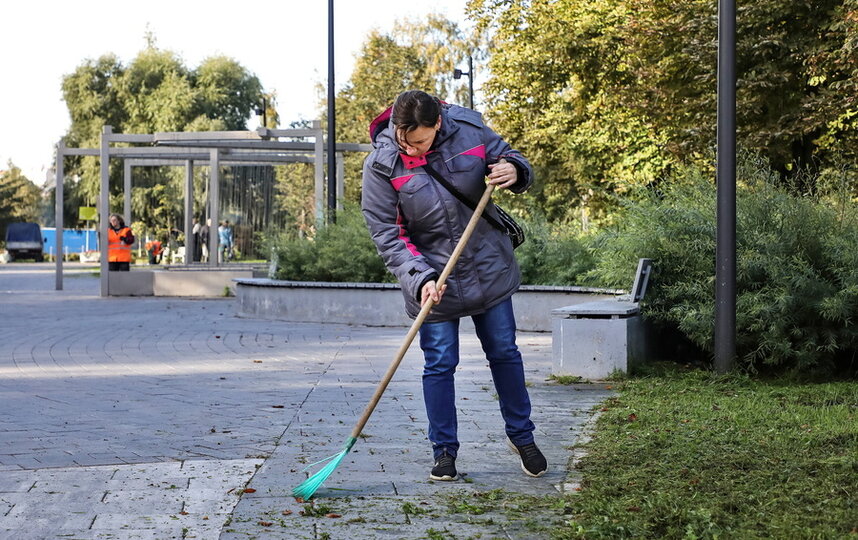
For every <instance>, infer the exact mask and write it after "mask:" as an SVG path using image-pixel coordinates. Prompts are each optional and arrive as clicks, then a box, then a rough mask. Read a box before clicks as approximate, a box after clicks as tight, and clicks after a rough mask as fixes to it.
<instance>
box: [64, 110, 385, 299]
mask: <svg viewBox="0 0 858 540" xmlns="http://www.w3.org/2000/svg"><path fill="white" fill-rule="evenodd" d="M284 138H288V139H289V140H282V139H284ZM295 139H299V140H297V141H296V140H295ZM300 139H305V140H300ZM306 139H310V140H309V141H308V140H306ZM116 143H120V144H123V143H124V144H136V145H140V146H123V147H115V146H112V145H114V144H116ZM371 150H372V146H371V145H368V144H350V143H342V144H336V145H335V147H334V151H335V152H336V153H337V154H340V153H342V152H349V151H351V152H368V151H371ZM326 151H327V149H326V145H325V142H324V139H323V133H322V129H321V123H320V122H319V121H314V122H313V124H312V127H310V128H306V129H268V128H263V127H260V128H259V129H257V130H256V131H208V132H168V133H154V134H119V133H113V128H112V127H111V126H104V129H103V131H102V135H101V147H100V148H68V147H66V145H65V141H64V140H60V142H59V143H58V144H57V163H56V178H57V182H56V235H57V237H56V238H57V240H56V241H57V253H58V254H60V253H62V250H63V246H62V235H63V229H64V222H63V219H64V218H63V199H64V195H63V183H64V158H65V157H66V156H99V158H100V162H101V188H100V192H99V193H100V195H99V201H98V219H99V221H98V235H99V236H98V238H99V247H100V250H101V252H102V253H101V257H100V262H101V296H108V295H109V290H110V289H109V279H110V272H109V271H108V260H107V259H108V258H107V251H106V246H107V227H108V222H107V218H108V216H109V215H110V208H109V194H110V189H109V180H110V168H109V163H110V159H111V158H118V159H122V160H124V161H123V164H124V168H123V170H124V175H123V179H124V183H123V187H124V189H123V193H124V209H123V214H124V217H125V219H126V221H127V222H128V223H131V221H132V216H131V186H132V169H133V168H134V167H150V166H184V167H185V193H184V214H185V219H184V224H185V231H186V234H185V252H186V253H188V254H190V253H193V250H194V245H193V242H194V238H193V235H191V234H189V233H190V231H191V228H192V226H193V225H192V220H193V215H194V212H193V203H194V183H193V178H194V167H195V166H196V165H200V164H202V165H203V166H208V167H209V169H210V171H211V172H210V175H209V185H208V190H207V206H208V207H209V209H210V212H209V218H210V219H211V222H212V224H213V225H214V226H215V227H216V226H217V225H216V224H217V223H218V222H219V217H220V204H219V201H220V196H219V187H220V167H221V166H230V165H278V164H285V163H313V164H314V165H315V171H314V172H315V174H314V176H315V201H316V204H315V220H316V224H317V226H323V225H324V222H325V208H324V201H325V177H324V169H323V164H324V159H325V152H326ZM337 163H338V167H337V171H336V178H337V181H336V199H337V200H338V201H339V200H341V199H342V196H343V189H344V188H343V186H344V179H343V176H344V174H343V167H342V163H343V160H342V159H341V157H340V158H338V159H337ZM218 241H219V238H218V235H217V234H216V232H214V231H213V234H210V235H209V246H208V248H209V253H210V254H211V256H210V257H209V260H208V263H207V264H208V265H209V266H212V267H216V266H218V265H220V262H219V261H218V258H217V256H216V254H217V250H218ZM62 288H63V258H62V256H58V257H57V259H56V290H62Z"/></svg>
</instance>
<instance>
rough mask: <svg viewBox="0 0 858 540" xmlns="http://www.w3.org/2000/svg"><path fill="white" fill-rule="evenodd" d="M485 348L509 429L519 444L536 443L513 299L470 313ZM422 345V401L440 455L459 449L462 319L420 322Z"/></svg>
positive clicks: (434, 448)
mask: <svg viewBox="0 0 858 540" xmlns="http://www.w3.org/2000/svg"><path fill="white" fill-rule="evenodd" d="M471 318H472V319H473V321H474V327H475V328H476V331H477V337H478V338H479V339H480V343H481V344H482V347H483V352H485V353H486V359H488V361H489V368H490V369H491V372H492V379H493V380H494V383H495V389H496V390H497V394H498V401H499V402H500V411H501V416H502V417H503V419H504V422H505V424H506V425H505V429H506V434H507V436H509V438H510V439H512V441H513V442H514V443H515V444H518V445H522V444H528V443H531V442H533V430H534V426H533V422H531V421H530V396H528V394H527V388H526V387H525V385H524V365H523V363H522V360H521V353H520V352H519V351H518V346H517V345H516V344H515V315H514V314H513V311H512V299H507V300H505V301H503V302H501V303H500V304H498V305H496V306H494V307H492V308H490V309H489V310H488V311H486V312H485V313H481V314H479V315H474V316H473V317H471ZM420 348H421V349H423V358H424V362H425V363H424V366H423V400H424V401H425V403H426V414H427V415H428V417H429V441H430V442H431V443H432V451H433V454H434V456H435V458H437V457H438V456H440V455H441V454H442V453H443V452H444V450H446V451H447V453H449V454H450V455H452V456H455V455H456V454H457V453H458V451H459V438H458V431H457V430H458V423H457V421H456V390H455V385H454V376H455V372H456V366H457V365H458V364H459V319H454V320H452V321H443V322H436V323H425V324H423V326H421V327H420Z"/></svg>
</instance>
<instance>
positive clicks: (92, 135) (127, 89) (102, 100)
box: [63, 36, 276, 230]
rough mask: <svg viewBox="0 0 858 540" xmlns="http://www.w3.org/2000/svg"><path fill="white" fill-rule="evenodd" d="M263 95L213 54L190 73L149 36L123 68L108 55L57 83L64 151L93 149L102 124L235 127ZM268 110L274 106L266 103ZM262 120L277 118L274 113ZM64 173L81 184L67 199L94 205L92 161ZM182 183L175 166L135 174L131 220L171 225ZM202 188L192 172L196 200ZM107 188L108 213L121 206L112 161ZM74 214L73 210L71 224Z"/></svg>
mask: <svg viewBox="0 0 858 540" xmlns="http://www.w3.org/2000/svg"><path fill="white" fill-rule="evenodd" d="M262 95H263V94H262V84H261V83H260V81H259V79H258V78H257V77H256V76H254V75H253V74H251V73H249V72H248V71H247V70H246V69H245V68H243V67H242V66H241V65H240V64H239V63H238V62H236V61H235V60H232V59H230V58H227V57H224V56H215V57H211V58H208V59H206V60H204V61H203V62H202V63H201V64H200V65H199V67H197V68H196V69H189V68H187V67H186V66H184V65H183V64H182V62H181V60H180V59H179V57H178V56H177V55H176V54H175V53H173V52H171V51H166V50H161V49H158V48H157V47H156V46H155V43H154V39H153V38H152V37H151V36H148V46H147V47H146V48H145V49H143V50H142V51H141V52H140V53H139V54H138V55H137V57H135V58H134V60H132V62H131V63H130V64H129V65H128V66H124V65H122V63H120V62H119V61H118V60H117V58H116V57H115V56H114V55H105V56H102V57H101V58H99V59H98V60H86V61H85V62H84V63H83V64H81V65H80V66H79V67H78V68H77V69H76V70H75V71H74V72H73V73H71V74H69V75H66V76H65V77H64V78H63V97H64V99H65V101H66V104H67V105H68V108H69V114H70V116H71V120H72V123H71V126H70V128H69V132H68V134H67V137H66V141H67V144H68V145H69V146H92V147H97V146H99V144H100V135H101V132H102V127H103V126H104V125H110V126H112V127H113V131H114V133H154V132H159V131H210V130H242V129H246V119H247V118H248V117H249V116H250V114H251V112H252V111H254V110H255V108H256V106H257V105H260V104H261V103H262ZM269 106H270V107H273V106H274V101H273V99H271V100H269ZM272 113H273V114H272ZM269 115H270V116H271V117H276V111H271V112H269ZM66 173H67V175H68V176H70V177H71V176H74V175H78V176H79V177H80V182H78V183H76V184H73V185H70V189H69V191H70V193H69V194H68V196H69V197H70V198H74V199H79V200H80V201H81V202H83V203H84V204H87V205H95V203H96V201H97V197H98V193H99V190H100V177H101V176H100V164H99V160H98V158H96V157H84V158H78V159H71V158H70V159H69V161H68V165H67V167H66ZM182 183H183V175H182V173H181V171H179V170H178V169H177V168H176V167H170V168H168V167H149V168H145V169H143V168H141V169H136V170H135V177H134V188H133V193H132V210H133V212H134V215H135V221H137V220H140V221H143V222H146V223H149V224H151V226H152V228H153V229H156V230H158V229H168V228H170V227H172V226H175V225H177V224H178V223H179V221H180V220H179V216H180V215H181V212H182V203H181V194H182V190H183V186H182ZM204 183H205V178H204V173H203V172H202V171H199V172H197V178H196V179H195V184H196V186H197V187H198V188H199V189H197V190H196V193H197V194H198V198H199V195H201V194H202V193H203V192H204V189H203V187H204ZM110 186H111V208H114V209H117V208H121V206H122V196H121V186H122V182H121V167H120V164H119V163H118V162H116V163H111V164H110ZM76 211H77V209H76V208H74V209H72V212H71V213H70V215H69V218H70V219H71V220H74V219H75V217H76Z"/></svg>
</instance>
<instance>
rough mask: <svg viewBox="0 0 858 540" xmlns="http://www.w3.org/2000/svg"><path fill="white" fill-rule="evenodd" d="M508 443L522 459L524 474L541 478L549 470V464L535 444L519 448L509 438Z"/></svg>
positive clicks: (523, 445)
mask: <svg viewBox="0 0 858 540" xmlns="http://www.w3.org/2000/svg"><path fill="white" fill-rule="evenodd" d="M506 443H507V444H508V445H509V447H510V448H511V449H512V451H513V452H515V453H516V454H518V455H519V457H520V458H521V470H522V471H524V474H526V475H528V476H532V477H534V478H539V477H540V476H542V475H543V474H545V471H547V470H548V462H547V461H546V460H545V456H543V455H542V452H540V451H539V447H538V446H536V443H535V442H532V443H529V444H522V445H521V446H519V445H517V444H515V443H513V442H512V440H510V439H509V438H507V440H506Z"/></svg>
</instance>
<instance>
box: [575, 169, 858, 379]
mask: <svg viewBox="0 0 858 540" xmlns="http://www.w3.org/2000/svg"><path fill="white" fill-rule="evenodd" d="M738 183H739V187H738V189H737V192H738V193H737V231H736V235H737V314H736V315H737V320H736V326H737V353H738V355H739V358H740V361H741V364H742V366H743V367H744V368H746V369H748V370H750V371H755V370H760V369H769V368H771V369H776V370H779V371H791V372H794V373H801V374H806V375H827V374H830V373H832V372H836V371H847V372H849V373H855V372H856V352H858V327H856V322H858V321H856V318H855V315H856V314H858V205H856V204H855V202H854V201H851V200H850V199H849V197H848V195H846V191H844V190H832V191H830V192H827V193H821V194H815V195H812V196H811V195H805V194H796V193H795V192H793V191H789V190H786V189H784V188H782V187H778V182H777V178H776V176H775V175H774V173H773V172H772V171H771V170H769V169H768V168H767V167H765V166H764V165H762V164H761V163H760V162H757V161H754V160H752V159H749V158H743V160H742V161H741V162H740V167H739V170H738ZM664 184H665V187H663V188H661V189H660V190H654V189H653V190H648V191H647V192H645V193H643V194H642V195H641V197H640V198H638V199H636V200H635V201H630V202H627V203H626V206H625V208H624V210H623V212H622V216H621V217H619V218H618V219H617V221H616V222H617V223H618V225H616V226H615V227H613V228H612V229H610V230H606V231H603V232H602V233H601V234H600V235H599V236H598V237H596V238H595V240H594V243H593V249H594V250H596V252H597V253H598V259H599V260H598V263H597V267H596V269H595V270H594V271H593V272H592V273H591V277H595V278H597V279H600V280H602V281H603V283H605V284H607V285H611V286H620V287H622V286H627V285H628V283H629V282H630V280H631V279H632V276H631V273H632V272H633V271H634V268H635V263H636V261H637V259H638V258H640V257H650V258H652V259H653V260H654V263H655V271H654V273H653V278H652V280H651V281H650V288H649V292H648V293H647V297H646V300H645V305H644V313H646V314H647V316H649V317H651V318H652V319H653V320H655V321H656V322H661V323H666V324H668V325H673V326H675V327H678V328H679V329H680V330H681V331H682V332H683V333H684V334H686V335H687V336H688V337H689V338H690V339H691V340H692V341H693V342H694V343H695V344H697V345H698V346H700V347H702V348H703V349H704V350H707V351H711V350H712V349H713V327H714V304H715V302H714V295H715V276H714V274H715V231H716V227H715V222H716V221H715V208H716V203H715V187H714V185H713V184H712V182H711V180H710V179H707V178H703V176H702V175H701V174H700V172H699V171H696V170H694V169H686V170H683V171H681V172H680V173H678V174H677V175H676V176H675V177H674V178H672V179H670V180H669V181H668V182H665V183H664Z"/></svg>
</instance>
